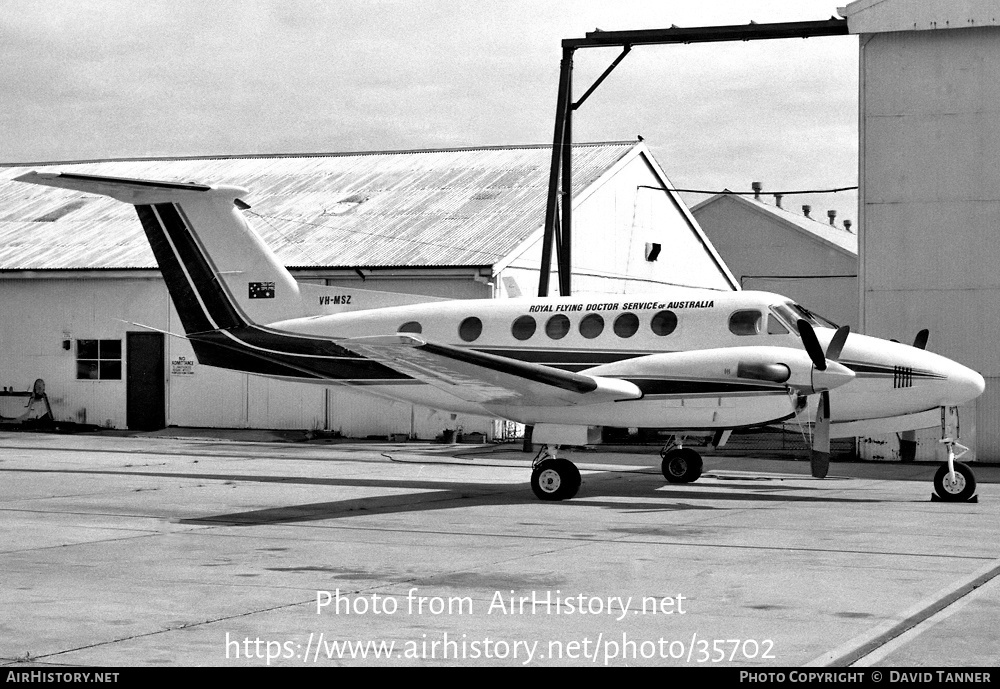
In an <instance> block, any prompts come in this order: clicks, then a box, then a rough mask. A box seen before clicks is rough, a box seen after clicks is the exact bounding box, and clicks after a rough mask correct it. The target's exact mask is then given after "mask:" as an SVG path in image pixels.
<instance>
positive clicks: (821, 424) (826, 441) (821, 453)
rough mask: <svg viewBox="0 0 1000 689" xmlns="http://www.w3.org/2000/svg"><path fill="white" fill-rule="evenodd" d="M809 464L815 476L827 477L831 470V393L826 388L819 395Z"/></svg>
mask: <svg viewBox="0 0 1000 689" xmlns="http://www.w3.org/2000/svg"><path fill="white" fill-rule="evenodd" d="M809 464H810V467H809V468H810V469H811V470H812V475H813V477H814V478H826V475H827V474H828V473H829V471H830V393H829V392H827V391H826V390H824V391H823V392H821V393H820V395H819V407H818V408H817V409H816V424H815V428H814V429H813V446H812V452H811V453H810V456H809Z"/></svg>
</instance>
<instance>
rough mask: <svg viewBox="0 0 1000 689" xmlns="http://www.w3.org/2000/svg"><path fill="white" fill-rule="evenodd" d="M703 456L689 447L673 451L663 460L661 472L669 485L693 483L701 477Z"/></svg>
mask: <svg viewBox="0 0 1000 689" xmlns="http://www.w3.org/2000/svg"><path fill="white" fill-rule="evenodd" d="M702 464H703V463H702V461H701V455H699V454H698V453H697V452H695V451H694V450H692V449H691V448H689V447H682V448H680V449H677V450H671V451H670V452H668V453H667V454H666V456H665V457H664V458H663V463H662V464H660V471H662V472H663V477H664V478H665V479H667V482H668V483H693V482H695V481H697V480H698V479H699V478H700V477H701V469H702Z"/></svg>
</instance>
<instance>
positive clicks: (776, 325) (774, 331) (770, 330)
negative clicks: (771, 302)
mask: <svg viewBox="0 0 1000 689" xmlns="http://www.w3.org/2000/svg"><path fill="white" fill-rule="evenodd" d="M767 334H768V335H787V334H788V328H786V327H785V326H783V325H782V324H781V321H779V320H778V318H777V317H776V316H775V315H774V314H773V313H769V314H767Z"/></svg>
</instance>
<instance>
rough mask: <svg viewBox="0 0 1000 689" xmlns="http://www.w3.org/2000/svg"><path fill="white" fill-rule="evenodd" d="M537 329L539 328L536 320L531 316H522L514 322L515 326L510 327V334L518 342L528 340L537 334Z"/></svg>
mask: <svg viewBox="0 0 1000 689" xmlns="http://www.w3.org/2000/svg"><path fill="white" fill-rule="evenodd" d="M536 327H538V326H537V325H536V324H535V319H534V318H532V317H531V316H521V317H520V318H518V319H517V320H515V321H514V324H513V325H512V326H511V327H510V332H511V334H512V335H513V336H514V337H515V338H517V339H518V340H527V339H528V338H530V337H531V336H532V335H534V334H535V328H536Z"/></svg>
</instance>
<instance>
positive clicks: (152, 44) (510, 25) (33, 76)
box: [0, 0, 858, 221]
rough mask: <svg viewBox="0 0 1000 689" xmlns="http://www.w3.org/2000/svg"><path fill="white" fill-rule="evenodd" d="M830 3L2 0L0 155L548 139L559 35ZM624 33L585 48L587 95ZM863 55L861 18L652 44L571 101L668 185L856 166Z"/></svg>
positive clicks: (578, 131)
mask: <svg viewBox="0 0 1000 689" xmlns="http://www.w3.org/2000/svg"><path fill="white" fill-rule="evenodd" d="M839 4H841V5H843V4H845V3H843V2H841V3H839ZM836 14H837V3H835V2H823V1H821V0H766V1H760V2H754V1H751V0H739V1H736V0H733V1H729V0H709V1H706V0H701V1H700V2H694V1H691V0H685V1H683V2H681V1H676V0H615V1H614V2H609V1H608V0H475V1H473V0H461V1H459V0H326V1H320V0H316V1H313V0H300V1H294V0H255V1H250V0H212V1H211V2H208V1H204V0H167V1H160V0H144V1H143V2H141V3H139V2H131V1H126V0H117V1H116V0H65V1H63V0H0V84H2V85H3V91H2V94H3V97H2V98H0V151H2V153H0V162H6V163H12V162H29V161H51V160H74V159H83V158H108V157H136V156H147V155H149V156H181V155H207V154H240V153H304V152H325V151H338V152H339V151H372V150H378V151H382V150H397V149H422V148H440V147H455V146H479V145H502V144H525V143H551V141H552V129H553V123H554V116H555V101H556V89H557V85H558V78H559V59H560V56H561V43H560V42H561V40H562V39H563V38H578V37H583V36H584V35H585V34H586V33H587V32H588V31H592V30H594V29H595V28H601V29H603V30H605V31H609V30H621V29H641V28H664V27H669V26H670V25H672V24H676V25H678V26H709V25H719V24H744V23H747V22H749V21H751V20H753V21H757V22H759V23H763V22H775V21H802V20H819V19H828V18H829V17H831V16H833V15H836ZM618 52H619V49H617V48H609V49H588V50H580V51H577V53H576V61H575V67H576V69H575V73H574V93H575V96H576V97H577V98H579V96H580V94H582V93H583V92H584V90H586V88H587V87H588V86H589V85H590V84H591V83H592V82H593V80H594V79H596V77H597V76H598V75H599V74H600V73H601V72H602V71H603V70H604V68H605V67H606V66H607V65H608V64H609V63H610V62H611V61H612V60H613V59H614V58H615V57H616V55H617V54H618ZM857 57H858V39H857V37H856V36H847V37H833V38H810V39H790V40H781V41H755V42H747V43H743V42H740V43H715V44H701V45H671V46H639V47H637V48H635V49H634V50H633V51H632V52H631V53H630V54H629V55H628V57H626V58H625V60H624V61H623V62H622V63H621V65H619V67H618V68H617V69H616V70H615V72H614V73H613V74H612V75H611V77H610V78H609V79H608V80H607V81H606V82H605V83H604V84H603V85H602V86H601V87H600V88H599V89H598V90H597V91H596V93H595V94H594V95H593V96H592V97H591V98H590V99H589V100H588V101H587V102H586V104H585V105H583V107H581V108H580V109H579V110H578V111H577V112H576V115H575V117H574V140H575V141H577V142H583V141H610V140H627V139H634V138H635V136H636V135H639V134H641V135H642V136H643V137H644V138H645V140H646V142H647V144H649V145H650V147H651V148H652V150H653V153H654V155H655V156H656V158H657V160H658V161H659V163H660V164H661V166H662V167H663V168H664V170H665V171H666V173H667V175H668V176H669V177H670V179H671V181H672V182H673V183H674V184H675V186H677V187H692V188H707V189H722V188H730V189H734V190H749V188H750V182H751V181H753V180H759V181H761V182H763V184H764V187H765V190H782V189H815V188H830V187H840V186H849V185H854V184H856V183H857V138H858V137H857V130H858V126H857V93H858V88H857V83H858V67H857ZM685 198H686V199H687V200H688V201H689V203H692V204H693V203H695V202H697V201H698V200H700V199H702V198H704V197H702V196H692V195H685ZM802 203H811V204H812V205H813V207H814V209H815V210H814V217H815V216H819V217H821V218H823V219H825V217H826V213H825V211H826V209H828V208H835V209H837V210H838V211H839V214H840V215H839V218H838V221H839V220H843V219H844V218H845V217H846V218H851V219H852V220H853V219H856V217H857V210H856V204H857V196H856V194H854V193H848V194H845V193H841V194H837V195H825V196H816V197H808V198H798V197H796V198H790V199H786V201H785V203H784V205H785V207H786V208H787V207H794V208H796V209H797V208H798V207H799V206H800V205H801V204H802Z"/></svg>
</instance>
